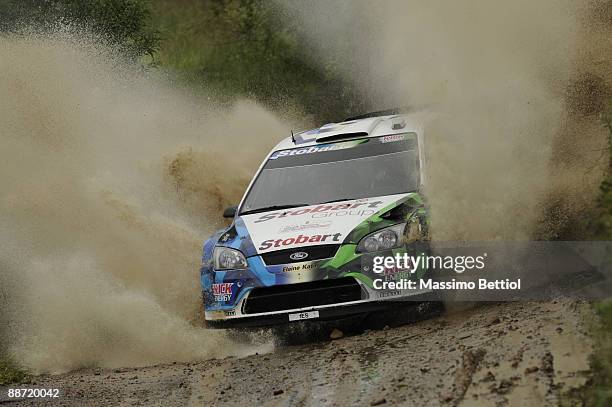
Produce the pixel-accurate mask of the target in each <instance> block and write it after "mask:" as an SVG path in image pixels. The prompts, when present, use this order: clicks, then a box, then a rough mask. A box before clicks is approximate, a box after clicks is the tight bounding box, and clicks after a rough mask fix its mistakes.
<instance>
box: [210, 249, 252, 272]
mask: <svg viewBox="0 0 612 407" xmlns="http://www.w3.org/2000/svg"><path fill="white" fill-rule="evenodd" d="M213 257H214V259H215V270H236V269H245V268H246V267H247V262H246V259H245V258H244V254H242V253H241V252H240V251H238V250H234V249H230V248H229V247H215V251H214V252H213Z"/></svg>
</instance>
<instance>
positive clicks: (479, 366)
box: [0, 301, 591, 406]
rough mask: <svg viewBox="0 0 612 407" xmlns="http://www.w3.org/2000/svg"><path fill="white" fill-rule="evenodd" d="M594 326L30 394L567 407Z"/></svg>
mask: <svg viewBox="0 0 612 407" xmlns="http://www.w3.org/2000/svg"><path fill="white" fill-rule="evenodd" d="M590 317H591V311H590V307H589V305H588V304H585V303H577V302H570V301H553V302H549V303H505V304H493V305H487V306H481V307H478V308H473V309H470V310H467V311H461V312H457V313H454V314H445V315H443V316H440V317H437V318H432V319H427V320H424V321H421V322H417V323H413V324H408V325H404V326H401V327H398V328H391V329H382V330H377V331H368V332H365V333H363V334H360V335H355V336H348V337H346V336H345V337H343V338H341V339H338V340H333V341H324V342H319V343H311V344H307V345H301V346H286V347H281V348H277V349H275V350H274V352H273V353H270V354H257V355H252V356H247V357H244V358H236V357H227V358H224V359H210V360H203V361H197V362H192V363H175V364H170V365H157V366H151V367H145V368H139V369H137V368H125V369H115V370H105V369H85V370H80V371H76V372H72V373H69V374H64V375H58V376H39V377H36V378H35V379H34V383H32V384H29V385H26V387H38V388H59V389H60V391H61V397H60V398H59V399H56V400H55V401H56V402H57V404H60V405H71V406H72V405H74V406H76V405H79V406H82V405H92V406H93V405H221V406H224V405H227V406H229V405H269V406H277V405H278V406H281V405H317V406H318V405H322V406H334V405H366V406H367V405H398V404H399V405H419V406H420V405H427V406H436V405H449V406H457V405H461V406H472V405H474V406H481V405H482V406H494V405H508V406H515V405H522V406H531V405H538V406H546V405H558V404H559V403H560V402H561V401H567V400H568V397H569V395H570V394H572V393H573V392H575V390H576V389H579V388H580V387H581V386H583V385H584V384H585V382H586V380H587V379H588V375H589V364H588V358H589V355H590V352H591V342H590V340H589V338H588V336H586V334H585V332H586V328H587V325H588V323H589V320H590ZM0 394H1V396H0V404H1V403H3V402H7V401H8V399H7V398H6V388H0ZM15 404H16V405H20V404H23V405H34V404H36V402H35V401H32V400H29V401H20V402H16V403H15Z"/></svg>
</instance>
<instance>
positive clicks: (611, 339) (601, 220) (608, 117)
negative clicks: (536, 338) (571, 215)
mask: <svg viewBox="0 0 612 407" xmlns="http://www.w3.org/2000/svg"><path fill="white" fill-rule="evenodd" d="M602 123H603V125H604V126H605V127H606V128H607V129H608V149H609V158H608V159H609V162H608V176H607V177H606V179H605V180H604V181H603V182H602V184H601V195H600V197H599V202H598V216H597V218H596V219H595V230H594V235H595V237H596V238H597V239H600V240H612V102H610V103H609V104H608V109H607V110H606V111H605V112H603V113H602ZM594 307H595V310H596V312H597V316H598V321H597V323H596V324H595V327H594V328H593V330H592V335H593V340H594V344H595V352H594V354H593V357H592V361H591V367H592V369H593V380H592V383H590V385H589V386H588V387H587V389H586V393H585V397H584V401H585V403H586V405H589V406H597V407H603V406H609V405H612V299H608V300H606V301H601V302H599V303H595V304H594Z"/></svg>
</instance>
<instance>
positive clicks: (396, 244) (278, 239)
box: [200, 113, 428, 328]
mask: <svg viewBox="0 0 612 407" xmlns="http://www.w3.org/2000/svg"><path fill="white" fill-rule="evenodd" d="M424 158H425V154H424V149H423V136H422V131H420V130H419V129H418V128H417V127H416V126H415V125H412V124H410V117H409V116H407V115H404V114H384V113H382V114H367V115H363V116H360V117H356V118H352V119H347V120H346V121H343V122H340V123H331V124H326V125H324V126H322V127H320V128H317V129H314V130H309V131H304V132H301V133H297V134H294V135H293V134H292V135H291V136H290V137H287V138H286V139H284V140H282V141H281V142H280V143H279V144H278V145H277V146H276V147H275V148H274V149H273V150H272V151H271V152H270V153H269V154H268V156H267V157H266V159H265V160H264V161H263V163H262V165H261V166H260V168H259V170H258V171H257V173H256V175H255V177H254V178H253V180H252V181H251V183H250V185H249V186H248V188H247V190H246V193H245V194H244V197H243V198H242V201H241V202H240V204H239V205H237V206H235V207H230V208H227V209H226V210H225V212H224V214H223V216H224V217H227V218H231V219H232V222H231V224H230V225H229V226H228V227H227V228H225V229H223V230H220V231H218V232H217V233H215V234H214V235H213V236H212V237H210V238H209V239H208V240H206V242H205V243H204V248H203V254H202V266H201V269H200V281H201V287H202V293H203V301H204V311H205V319H206V323H207V325H208V326H209V327H213V328H228V327H255V326H267V325H276V324H282V323H291V322H292V321H300V320H304V319H319V320H327V319H337V318H341V317H345V316H351V315H356V314H361V313H370V312H375V311H377V310H380V309H383V308H385V307H389V306H392V305H393V303H394V301H395V300H414V301H418V300H420V299H421V297H423V298H425V297H424V296H425V295H426V294H427V293H426V292H422V291H419V290H389V289H380V287H378V288H377V287H376V284H375V280H376V279H378V280H379V281H380V279H383V280H396V279H398V278H400V277H402V278H404V277H408V278H420V277H422V273H425V272H426V271H425V270H412V269H410V267H408V268H406V269H399V268H397V267H390V268H386V269H385V270H384V273H382V274H380V272H378V274H377V273H374V271H373V267H372V263H373V260H374V259H375V257H377V256H388V255H395V254H397V253H406V252H414V251H423V250H426V245H427V230H428V229H427V226H428V216H427V208H426V205H425V202H424V199H423V196H422V188H423V185H424V183H425V179H426V177H425V170H424V169H425V167H426V166H425V159H424ZM379 285H380V284H379Z"/></svg>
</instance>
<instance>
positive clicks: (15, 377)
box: [0, 356, 29, 386]
mask: <svg viewBox="0 0 612 407" xmlns="http://www.w3.org/2000/svg"><path fill="white" fill-rule="evenodd" d="M28 380H29V375H28V373H26V372H25V371H23V370H21V369H19V368H18V367H17V366H16V365H15V364H14V363H12V362H11V361H10V360H9V359H8V358H3V357H2V356H0V386H1V385H5V384H11V383H25V382H27V381H28Z"/></svg>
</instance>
